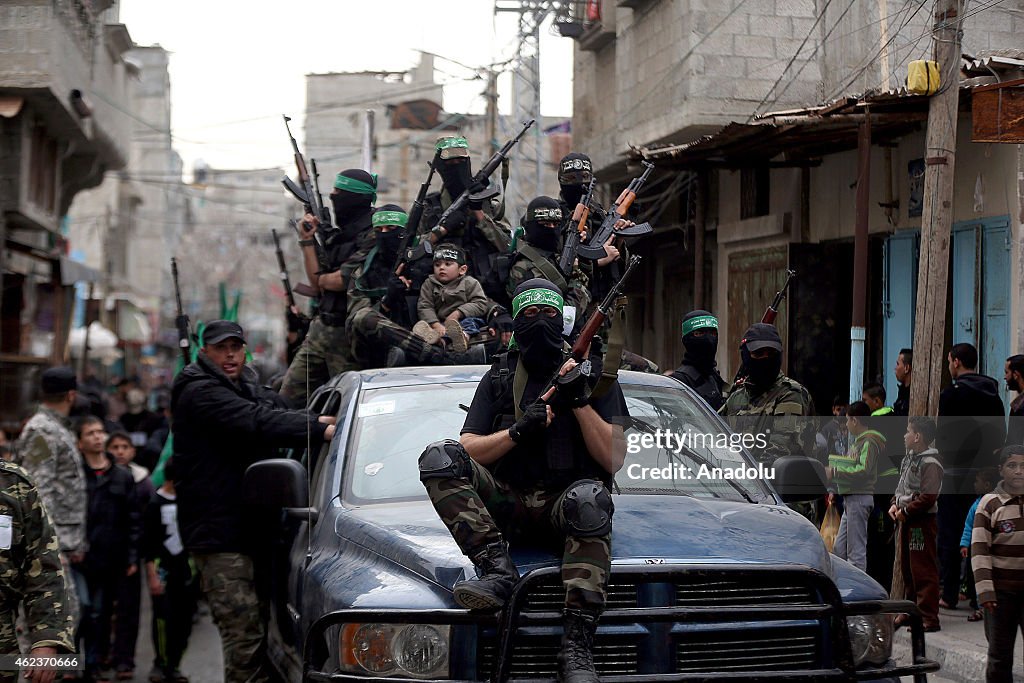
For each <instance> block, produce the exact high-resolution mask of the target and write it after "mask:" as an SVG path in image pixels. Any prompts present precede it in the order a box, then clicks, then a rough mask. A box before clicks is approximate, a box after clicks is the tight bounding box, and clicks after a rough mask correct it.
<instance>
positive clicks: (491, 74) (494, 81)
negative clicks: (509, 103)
mask: <svg viewBox="0 0 1024 683" xmlns="http://www.w3.org/2000/svg"><path fill="white" fill-rule="evenodd" d="M485 97H486V98H487V144H488V145H489V146H490V148H491V149H490V153H491V154H494V152H496V151H498V149H499V147H500V145H499V144H498V72H497V71H495V70H494V68H493V67H492V68H491V69H489V70H488V71H487V93H486V95H485Z"/></svg>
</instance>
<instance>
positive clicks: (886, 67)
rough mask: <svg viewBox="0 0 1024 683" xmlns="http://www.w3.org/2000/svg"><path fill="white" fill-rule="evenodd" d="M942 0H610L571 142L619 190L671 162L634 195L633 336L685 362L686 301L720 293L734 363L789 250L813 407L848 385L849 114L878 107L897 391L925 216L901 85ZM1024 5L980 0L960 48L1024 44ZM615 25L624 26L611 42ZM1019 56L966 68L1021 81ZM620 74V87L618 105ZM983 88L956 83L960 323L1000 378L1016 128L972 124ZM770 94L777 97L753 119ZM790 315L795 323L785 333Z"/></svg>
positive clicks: (577, 96) (917, 105)
mask: <svg viewBox="0 0 1024 683" xmlns="http://www.w3.org/2000/svg"><path fill="white" fill-rule="evenodd" d="M748 4H749V7H748V6H747V5H748ZM603 5H604V6H605V8H608V6H609V5H611V3H608V2H605V3H603ZM626 5H629V6H630V7H629V8H627V7H626ZM931 7H932V4H931V3H928V2H922V3H899V2H882V3H850V4H849V5H847V3H828V2H815V1H814V0H807V1H806V2H804V1H793V2H785V3H783V2H776V3H763V2H759V3H744V2H742V1H740V0H736V1H731V2H730V1H727V2H722V3H715V4H714V5H712V4H710V3H703V2H671V1H668V0H662V1H657V0H653V1H648V2H628V3H627V2H619V3H617V6H616V7H615V8H612V9H608V10H607V11H606V12H605V16H608V15H609V13H610V14H611V15H613V19H612V20H611V21H610V22H609V23H611V24H612V26H613V28H612V30H610V31H609V30H608V29H606V28H605V27H603V26H601V25H591V26H588V27H587V28H586V30H585V32H584V34H583V35H582V36H581V37H580V38H579V39H578V47H577V50H576V56H577V60H576V67H575V68H576V82H575V84H574V101H575V112H576V116H577V119H576V120H574V136H575V138H576V141H577V144H576V146H577V147H578V148H580V149H584V150H591V151H592V152H593V153H594V156H595V161H596V164H595V165H596V167H597V169H598V170H597V175H598V177H599V179H600V180H602V181H604V180H605V178H608V177H611V178H615V179H616V182H615V183H613V187H612V188H610V190H612V191H614V192H617V191H618V189H619V188H620V187H621V185H622V184H624V182H625V181H626V179H627V178H628V177H629V176H630V175H631V174H632V165H633V164H636V163H637V162H638V161H639V159H640V158H645V159H649V160H651V161H653V162H654V163H655V164H656V166H657V167H658V172H657V173H656V174H655V177H654V180H653V181H652V182H651V183H650V184H649V186H648V188H647V189H646V192H645V193H644V196H642V197H641V199H640V200H639V201H638V202H637V204H638V205H639V208H640V211H641V215H642V216H649V217H651V218H652V219H653V218H655V217H656V218H657V223H656V227H657V229H656V233H655V235H653V236H651V237H649V238H647V239H645V240H644V241H642V242H639V243H637V244H636V245H635V246H634V249H635V251H636V252H638V253H640V254H642V255H646V256H648V257H649V259H648V263H647V269H646V277H647V281H646V282H642V283H637V285H636V286H635V287H634V288H633V289H634V291H633V294H634V295H639V296H636V297H634V298H635V299H638V301H636V302H635V303H634V302H631V305H630V311H629V312H628V317H629V319H630V321H631V322H630V325H629V335H628V337H627V342H628V344H629V345H630V346H631V347H632V348H634V350H637V351H640V352H642V353H644V354H645V355H648V356H649V357H652V358H654V359H655V360H657V361H658V362H659V363H661V364H662V365H663V366H666V367H668V366H674V365H675V364H676V363H678V361H679V359H680V358H681V353H682V348H681V342H680V341H679V339H678V337H679V333H678V327H679V320H680V318H681V315H682V314H683V313H684V312H685V311H686V310H689V309H690V308H694V307H706V308H710V309H711V310H713V311H715V312H716V313H717V314H718V316H719V319H720V323H721V325H722V328H721V329H720V339H721V344H720V354H719V361H720V366H721V368H722V369H723V375H729V374H730V373H733V372H735V369H736V366H737V362H738V353H737V351H736V342H737V339H738V337H739V335H740V334H742V332H743V330H744V329H745V327H746V326H747V325H749V324H750V323H751V322H755V321H757V320H758V319H759V318H760V316H761V314H762V312H763V311H764V309H765V306H766V305H767V304H768V303H769V302H770V301H771V298H772V296H773V295H774V293H775V291H776V290H777V289H778V288H779V287H780V286H781V284H782V282H783V280H784V278H785V271H786V269H787V268H793V269H795V270H797V271H798V272H799V273H800V275H799V277H798V279H797V280H796V281H795V285H794V289H793V291H792V292H791V293H790V297H789V299H788V300H787V301H786V303H785V304H784V309H783V311H782V314H781V315H780V317H779V321H778V325H779V327H780V330H781V332H782V334H783V338H784V340H785V341H786V342H787V348H788V357H787V363H788V369H789V371H790V372H791V374H792V375H793V376H795V377H797V378H798V379H800V380H801V381H803V382H804V383H805V384H807V385H808V386H809V388H811V390H812V393H813V394H814V397H815V400H816V402H817V403H819V404H824V405H819V406H818V409H819V411H822V410H827V408H828V405H830V403H831V400H832V397H833V396H834V395H836V394H845V393H846V392H847V384H848V368H849V360H850V342H849V328H850V309H851V304H852V299H853V296H852V268H853V258H852V240H853V224H854V215H855V211H854V193H855V187H856V186H855V183H856V180H857V154H856V151H851V150H855V149H856V146H857V142H856V124H851V121H853V120H854V119H856V117H857V115H863V114H864V113H865V112H866V111H870V112H871V113H872V115H875V114H877V115H878V116H877V118H876V119H875V123H874V124H873V133H874V134H873V142H874V144H873V146H872V147H871V192H870V204H871V217H870V226H871V227H870V229H871V234H872V238H871V248H870V253H871V267H870V271H869V274H870V275H869V288H870V291H869V292H868V294H867V301H868V315H869V319H868V330H867V334H868V341H867V358H866V368H865V380H868V381H870V380H873V379H876V378H878V379H882V380H885V381H886V382H887V384H888V385H889V392H890V394H893V396H892V397H891V398H890V401H891V400H892V398H894V394H895V388H896V387H895V381H894V379H893V378H892V365H893V363H894V362H895V355H896V353H897V352H898V350H899V348H901V347H909V346H911V341H912V339H913V332H912V330H913V323H914V320H913V319H914V300H915V299H914V288H915V286H916V253H917V245H916V242H915V241H914V240H915V238H914V235H915V234H917V231H918V230H919V227H920V215H919V213H917V214H916V215H915V213H913V212H914V211H919V209H920V207H919V202H920V182H921V177H922V174H923V169H924V161H923V157H924V156H925V153H924V125H925V121H924V120H925V118H926V113H927V98H924V97H906V96H905V93H901V92H899V91H898V88H899V87H900V86H901V85H902V83H903V82H904V80H905V78H906V73H907V64H908V62H909V61H910V60H911V59H930V58H931V55H932V50H931V33H930V28H931V27H930V23H931V16H930V8H931ZM825 8H828V11H827V12H825V14H824V15H822V14H821V12H822V11H823V10H824V9H825ZM880 10H881V11H880ZM762 12H763V14H761V13H762ZM1020 14H1021V13H1020V8H1019V7H1016V8H1014V7H1011V6H993V7H989V8H985V9H984V10H983V11H979V12H976V13H971V12H969V13H968V14H967V16H966V18H965V20H964V24H963V33H964V44H963V51H964V53H965V54H969V55H977V56H979V57H984V56H985V54H991V50H992V49H993V48H995V47H1002V48H1006V47H1009V48H1021V47H1024V44H1022V43H1021V39H1020V38H1019V35H1020V34H1019V33H1016V34H1011V33H1010V32H1009V30H1010V29H1011V28H1024V24H1022V19H1021V16H1020ZM601 32H604V33H606V34H610V35H608V36H606V37H605V39H604V42H603V44H600V45H598V44H597V43H595V42H594V41H595V37H594V36H598V35H599V34H600V33H601ZM588 41H590V42H588ZM985 51H988V52H985ZM1018 56H1019V55H1018ZM988 67H992V68H993V69H994V71H995V74H993V73H992V72H990V71H989V69H988ZM1019 68H1020V64H1019V63H1017V64H1015V63H1014V60H1013V59H1010V60H1009V61H1003V62H1000V63H996V64H991V63H984V60H982V63H979V64H974V65H972V63H971V60H968V63H966V64H965V71H964V74H963V77H964V78H968V77H969V78H971V79H972V80H970V81H965V84H966V85H967V86H974V85H981V84H984V83H986V82H992V83H994V82H995V81H996V80H997V79H998V80H1002V81H1012V79H1013V78H1017V77H1019V76H1018V75H1017V71H1016V69H1019ZM982 74H987V81H986V79H985V77H984V76H982ZM979 78H980V79H981V80H978V79H979ZM630 80H636V82H637V83H636V86H635V87H633V86H631V85H630V84H629V83H625V81H630ZM946 80H947V81H948V80H949V79H946ZM631 88H632V90H631ZM607 92H612V93H616V92H617V93H620V94H619V97H618V98H616V99H615V100H614V101H613V102H614V105H613V106H611V107H608V108H605V107H603V106H602V103H607V102H608V101H609V100H608V98H607V97H605V93H607ZM859 93H866V94H864V95H863V96H861V95H860V94H859ZM975 97H976V95H975V94H974V92H973V89H972V88H971V87H968V88H967V89H966V90H965V92H964V93H963V95H962V104H961V112H962V113H961V126H960V130H959V135H958V142H957V165H956V197H955V201H954V206H953V208H952V210H953V212H954V221H955V226H954V236H953V249H952V251H953V254H954V255H953V259H954V267H953V269H952V270H951V274H950V290H951V292H953V294H951V302H950V309H951V312H952V316H951V320H952V322H951V324H950V330H949V339H948V341H949V343H950V344H951V343H953V342H956V341H968V340H969V341H974V342H975V343H976V344H977V345H978V346H979V348H980V349H981V354H982V365H983V371H985V372H987V373H988V374H992V375H995V376H997V377H1001V368H1002V362H1003V359H1005V357H1006V356H1007V355H1009V354H1010V353H1013V352H1019V350H1020V348H1021V346H1022V344H1024V335H1022V330H1021V327H1022V325H1024V321H1022V320H1021V317H1022V316H1021V313H1020V309H1021V306H1020V302H1021V294H1020V292H1019V291H1018V289H1019V288H1020V286H1021V285H1020V283H1021V282H1022V278H1021V277H1020V268H1021V255H1020V254H1021V248H1022V247H1021V234H1020V233H1021V230H1020V221H1021V216H1022V210H1024V206H1022V204H1021V194H1022V190H1021V189H1020V187H1019V183H1017V182H1016V179H1017V178H1018V177H1019V175H1018V174H1019V173H1020V172H1021V170H1022V167H1021V163H1020V152H1019V148H1018V146H1017V145H999V144H980V143H974V142H972V141H971V139H972V135H971V126H972V115H971V114H970V113H969V112H970V109H971V103H972V101H974V98H975ZM823 104H830V105H832V106H830V107H821V106H819V105H823ZM607 109H610V110H611V111H608V110H607ZM767 111H771V112H775V114H774V115H772V116H764V117H761V118H755V114H762V113H763V112H767ZM844 115H845V116H846V117H847V118H846V120H845V121H844V120H843V116H844ZM851 115H852V116H851ZM707 133H710V135H708V136H707V137H701V136H702V135H704V134H707ZM631 147H632V148H633V152H632V153H630V148H631ZM605 196H606V197H607V196H613V195H612V194H611V192H607V193H606V195H605ZM880 204H881V205H884V206H879V205H880ZM908 211H909V213H908ZM957 264H960V265H957ZM699 274H702V275H699ZM1011 274H1013V275H1011ZM698 279H699V283H698V281H697V280H698ZM796 329H799V330H800V335H798V336H797V335H794V336H793V337H790V334H789V332H790V330H796Z"/></svg>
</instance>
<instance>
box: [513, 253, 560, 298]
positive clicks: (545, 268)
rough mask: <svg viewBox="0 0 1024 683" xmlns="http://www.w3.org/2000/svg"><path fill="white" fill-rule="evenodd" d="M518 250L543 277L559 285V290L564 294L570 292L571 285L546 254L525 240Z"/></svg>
mask: <svg viewBox="0 0 1024 683" xmlns="http://www.w3.org/2000/svg"><path fill="white" fill-rule="evenodd" d="M516 249H517V250H518V251H519V253H520V254H522V255H523V256H525V257H526V258H528V259H530V261H532V262H533V265H534V266H536V268H537V270H539V271H540V273H541V275H543V276H544V277H545V278H547V279H548V280H550V281H551V282H553V283H554V284H556V285H558V288H559V289H561V290H562V292H563V294H565V293H567V292H568V290H569V283H568V282H566V280H565V276H564V275H562V272H561V271H560V270H558V266H556V265H555V264H554V263H552V262H551V261H550V260H548V258H547V257H546V256H544V254H542V253H540V251H538V250H537V249H535V248H534V247H532V246H530V245H529V244H527V243H526V241H525V240H524V241H522V242H520V243H519V244H518V245H516Z"/></svg>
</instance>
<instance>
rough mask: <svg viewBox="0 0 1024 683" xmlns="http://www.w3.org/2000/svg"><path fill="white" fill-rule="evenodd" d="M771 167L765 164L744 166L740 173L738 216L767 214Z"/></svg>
mask: <svg viewBox="0 0 1024 683" xmlns="http://www.w3.org/2000/svg"><path fill="white" fill-rule="evenodd" d="M770 178H771V169H769V168H768V167H767V166H754V167H752V168H744V169H743V170H742V171H741V175H740V218H741V219H743V220H746V219H747V218H757V217H758V216H767V215H768V209H769V206H770V203H769V199H770V195H771V183H770Z"/></svg>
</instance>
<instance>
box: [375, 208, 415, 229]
mask: <svg viewBox="0 0 1024 683" xmlns="http://www.w3.org/2000/svg"><path fill="white" fill-rule="evenodd" d="M370 220H371V221H372V222H373V227H375V228H379V227H380V226H382V225H397V226H399V227H402V228H404V227H405V224H406V223H408V222H409V214H407V213H406V212H404V211H375V212H374V213H373V218H371V219H370Z"/></svg>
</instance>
